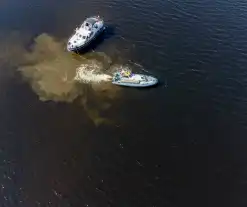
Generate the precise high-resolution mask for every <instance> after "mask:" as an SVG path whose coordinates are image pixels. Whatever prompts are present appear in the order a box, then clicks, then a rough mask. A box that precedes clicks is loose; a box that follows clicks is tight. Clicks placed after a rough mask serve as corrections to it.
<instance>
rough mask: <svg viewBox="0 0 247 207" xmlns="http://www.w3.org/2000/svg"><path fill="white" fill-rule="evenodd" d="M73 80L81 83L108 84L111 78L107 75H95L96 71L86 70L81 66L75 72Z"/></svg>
mask: <svg viewBox="0 0 247 207" xmlns="http://www.w3.org/2000/svg"><path fill="white" fill-rule="evenodd" d="M74 79H75V80H77V81H79V82H83V83H100V82H108V81H110V80H111V76H110V75H107V74H102V73H97V72H96V69H92V70H87V68H86V66H85V65H83V64H82V65H81V66H80V67H78V68H77V70H76V76H75V78H74Z"/></svg>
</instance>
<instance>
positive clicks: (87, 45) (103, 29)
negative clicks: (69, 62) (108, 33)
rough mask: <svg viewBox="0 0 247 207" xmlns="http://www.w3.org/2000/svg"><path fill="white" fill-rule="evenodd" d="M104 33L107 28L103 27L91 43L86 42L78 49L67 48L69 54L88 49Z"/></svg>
mask: <svg viewBox="0 0 247 207" xmlns="http://www.w3.org/2000/svg"><path fill="white" fill-rule="evenodd" d="M104 31H105V26H103V27H102V28H101V29H100V30H99V31H98V32H97V33H96V34H95V35H94V37H93V38H92V39H91V40H90V41H88V42H86V43H85V44H83V45H79V46H77V47H73V48H70V47H67V50H68V51H69V52H79V51H81V50H84V49H86V48H88V47H89V46H90V45H91V44H92V43H93V42H94V41H95V40H96V39H97V38H98V37H99V36H100V35H101V34H102V33H103V32H104Z"/></svg>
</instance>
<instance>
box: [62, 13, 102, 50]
mask: <svg viewBox="0 0 247 207" xmlns="http://www.w3.org/2000/svg"><path fill="white" fill-rule="evenodd" d="M104 30H105V26H104V20H103V19H102V18H100V17H99V16H92V17H89V18H87V19H86V20H85V21H84V22H83V23H82V24H81V26H80V27H79V28H76V29H75V33H74V34H73V35H72V36H71V37H70V38H69V40H68V43H67V50H68V51H70V52H72V51H73V52H75V51H79V50H80V49H83V48H85V47H87V46H88V45H89V44H90V43H91V42H92V41H93V40H94V39H96V37H97V36H99V35H100V34H101V33H102V32H103V31H104Z"/></svg>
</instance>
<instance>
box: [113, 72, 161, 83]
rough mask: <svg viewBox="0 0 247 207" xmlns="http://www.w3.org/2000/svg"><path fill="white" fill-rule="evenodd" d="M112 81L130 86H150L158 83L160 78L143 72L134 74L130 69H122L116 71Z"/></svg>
mask: <svg viewBox="0 0 247 207" xmlns="http://www.w3.org/2000/svg"><path fill="white" fill-rule="evenodd" d="M112 83H113V84H116V85H121V86H130V87H150V86H153V85H156V84H157V83H158V79H157V78H155V77H153V76H149V75H142V74H134V73H132V72H131V71H130V70H121V71H118V72H116V73H114V75H113V78H112Z"/></svg>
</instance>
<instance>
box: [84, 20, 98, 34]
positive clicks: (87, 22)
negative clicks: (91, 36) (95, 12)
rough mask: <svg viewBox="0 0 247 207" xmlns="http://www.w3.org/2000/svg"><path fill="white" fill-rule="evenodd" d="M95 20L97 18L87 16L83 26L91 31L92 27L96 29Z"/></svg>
mask: <svg viewBox="0 0 247 207" xmlns="http://www.w3.org/2000/svg"><path fill="white" fill-rule="evenodd" d="M97 22H98V20H97V19H96V18H92V17H91V18H87V19H86V20H85V21H84V23H83V27H84V28H85V29H87V30H89V31H91V30H92V28H96V29H98V25H97V24H96V23H97Z"/></svg>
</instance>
